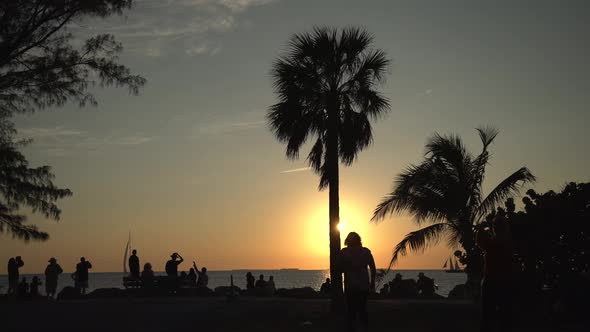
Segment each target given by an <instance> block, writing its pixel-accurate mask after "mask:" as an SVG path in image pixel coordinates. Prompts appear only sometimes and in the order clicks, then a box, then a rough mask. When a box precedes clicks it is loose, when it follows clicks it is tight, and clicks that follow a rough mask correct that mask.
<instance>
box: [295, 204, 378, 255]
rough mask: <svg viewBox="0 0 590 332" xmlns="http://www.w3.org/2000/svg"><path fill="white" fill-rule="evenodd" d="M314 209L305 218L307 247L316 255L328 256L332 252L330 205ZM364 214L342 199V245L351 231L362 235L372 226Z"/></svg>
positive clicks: (340, 224) (339, 226)
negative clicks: (329, 223) (329, 224)
mask: <svg viewBox="0 0 590 332" xmlns="http://www.w3.org/2000/svg"><path fill="white" fill-rule="evenodd" d="M312 211H313V212H312V213H311V214H310V215H309V217H308V218H307V220H305V224H306V231H305V233H306V235H305V249H306V250H307V251H309V252H310V254H312V255H314V256H328V254H329V252H330V247H329V243H330V241H329V235H328V232H329V226H328V215H329V214H328V207H327V206H319V205H318V206H317V207H316V208H315V209H313V210H312ZM362 216H363V214H362V213H360V212H359V210H358V209H357V207H356V206H354V205H352V204H349V203H346V202H342V201H341V203H340V223H339V224H338V231H340V241H341V243H342V245H344V244H343V243H344V239H345V238H346V236H347V235H348V233H349V232H353V231H354V232H358V233H359V234H361V236H362V235H363V234H366V230H367V229H368V228H369V226H370V225H369V219H368V218H367V217H362Z"/></svg>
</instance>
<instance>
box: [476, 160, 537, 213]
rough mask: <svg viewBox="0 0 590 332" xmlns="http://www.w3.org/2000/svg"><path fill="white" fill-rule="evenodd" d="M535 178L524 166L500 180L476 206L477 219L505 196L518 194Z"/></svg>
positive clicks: (503, 199)
mask: <svg viewBox="0 0 590 332" xmlns="http://www.w3.org/2000/svg"><path fill="white" fill-rule="evenodd" d="M535 180H536V178H535V176H534V175H533V174H532V173H531V172H530V171H529V169H528V168H526V167H522V168H521V169H519V170H517V171H516V172H514V173H512V174H511V175H510V176H508V177H507V178H506V179H504V181H502V182H500V184H498V185H497V186H496V188H494V189H493V190H492V191H491V192H490V193H489V194H488V196H487V197H486V198H485V199H484V200H483V201H482V202H481V204H480V205H479V207H478V208H477V217H478V220H479V219H480V218H481V217H483V216H485V215H487V214H488V213H490V212H492V210H493V209H494V208H495V207H496V206H497V205H499V204H502V202H504V201H505V200H506V199H507V198H509V197H512V196H514V195H517V194H519V192H520V189H521V188H522V187H523V186H524V185H526V184H529V183H532V182H535Z"/></svg>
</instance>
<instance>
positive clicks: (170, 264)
mask: <svg viewBox="0 0 590 332" xmlns="http://www.w3.org/2000/svg"><path fill="white" fill-rule="evenodd" d="M170 258H171V259H170V260H169V261H167V262H166V274H167V275H168V283H169V287H170V290H175V289H177V288H178V265H180V263H182V262H184V259H183V258H182V256H180V255H179V254H178V253H177V252H175V253H173V254H172V255H170ZM177 258H178V260H176V259H177Z"/></svg>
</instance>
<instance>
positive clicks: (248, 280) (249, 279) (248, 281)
mask: <svg viewBox="0 0 590 332" xmlns="http://www.w3.org/2000/svg"><path fill="white" fill-rule="evenodd" d="M254 281H255V278H254V276H253V275H252V272H248V273H246V289H247V290H251V289H254Z"/></svg>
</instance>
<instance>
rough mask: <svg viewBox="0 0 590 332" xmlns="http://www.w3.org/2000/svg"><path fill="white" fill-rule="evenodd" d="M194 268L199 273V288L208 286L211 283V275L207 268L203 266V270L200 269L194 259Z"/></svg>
mask: <svg viewBox="0 0 590 332" xmlns="http://www.w3.org/2000/svg"><path fill="white" fill-rule="evenodd" d="M193 268H194V269H195V271H196V272H197V274H198V275H199V279H198V280H197V288H199V289H203V288H207V286H208V285H209V276H208V275H207V268H206V267H203V268H201V271H199V269H198V268H197V263H195V262H194V261H193Z"/></svg>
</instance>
